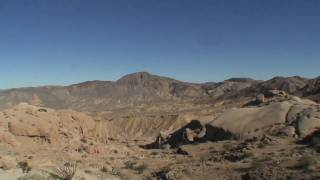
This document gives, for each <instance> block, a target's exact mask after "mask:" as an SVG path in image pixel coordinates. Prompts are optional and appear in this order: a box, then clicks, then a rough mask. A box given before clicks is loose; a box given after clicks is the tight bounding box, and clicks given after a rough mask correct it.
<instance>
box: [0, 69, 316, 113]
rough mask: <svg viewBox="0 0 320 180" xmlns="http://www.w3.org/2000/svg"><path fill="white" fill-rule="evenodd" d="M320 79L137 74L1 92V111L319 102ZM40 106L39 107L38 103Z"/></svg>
mask: <svg viewBox="0 0 320 180" xmlns="http://www.w3.org/2000/svg"><path fill="white" fill-rule="evenodd" d="M319 82H320V78H315V79H307V78H303V77H299V76H293V77H275V78H272V79H270V80H267V81H257V80H254V79H251V78H231V79H228V80H226V81H223V82H218V83H215V82H208V83H198V84H197V83H188V82H182V81H179V80H175V79H173V78H169V77H163V76H158V75H153V74H151V73H148V72H137V73H132V74H128V75H125V76H123V77H122V78H120V79H119V80H117V81H98V80H95V81H87V82H83V83H78V84H73V85H70V86H43V87H29V88H28V87H27V88H16V89H9V90H2V91H0V109H5V108H10V107H13V106H14V105H17V104H19V103H21V102H28V103H30V104H35V105H43V106H46V107H52V108H57V109H63V108H72V109H76V110H83V111H93V110H95V111H99V110H100V109H104V110H105V109H108V108H112V107H115V106H117V107H121V106H126V105H128V104H139V103H147V102H161V101H188V100H212V101H215V100H217V99H219V100H223V99H230V98H240V97H250V96H251V97H253V96H255V95H256V94H258V93H259V92H263V91H265V90H268V89H279V90H284V91H286V92H288V93H290V94H297V95H300V96H304V97H309V98H311V99H313V100H316V101H319V94H320V92H319V87H320V85H319V84H320V83H319ZM35 102H36V103H35Z"/></svg>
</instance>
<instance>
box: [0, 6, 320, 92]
mask: <svg viewBox="0 0 320 180" xmlns="http://www.w3.org/2000/svg"><path fill="white" fill-rule="evenodd" d="M137 71H148V72H151V73H154V74H160V75H165V76H170V77H173V78H177V79H179V80H184V81H193V82H205V81H221V80H224V79H227V78H230V77H239V76H241V77H244V76H246V77H252V78H256V79H268V78H271V77H272V76H276V75H280V76H292V75H301V76H306V77H316V76H319V75H320V1H319V0H0V89H4V88H12V87H21V86H38V85H48V84H50V85H51V84H56V85H65V84H71V83H75V82H82V81H86V80H95V79H100V80H116V79H118V78H120V77H121V76H122V75H124V74H128V73H132V72H137Z"/></svg>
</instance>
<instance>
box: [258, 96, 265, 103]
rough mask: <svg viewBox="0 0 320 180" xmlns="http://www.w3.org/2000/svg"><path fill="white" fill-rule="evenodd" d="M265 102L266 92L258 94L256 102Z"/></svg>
mask: <svg viewBox="0 0 320 180" xmlns="http://www.w3.org/2000/svg"><path fill="white" fill-rule="evenodd" d="M264 102H265V97H264V94H258V95H257V96H256V103H257V104H261V103H264Z"/></svg>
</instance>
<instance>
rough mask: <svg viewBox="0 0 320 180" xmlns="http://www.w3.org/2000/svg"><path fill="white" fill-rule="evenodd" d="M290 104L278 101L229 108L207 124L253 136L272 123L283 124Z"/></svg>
mask: <svg viewBox="0 0 320 180" xmlns="http://www.w3.org/2000/svg"><path fill="white" fill-rule="evenodd" d="M291 106H292V104H291V103H289V102H279V103H272V104H270V105H267V106H262V107H246V108H235V109H230V110H226V111H225V112H224V113H222V115H220V116H219V117H218V118H216V119H215V120H213V121H211V122H210V123H209V124H210V125H211V126H213V127H220V128H223V129H225V130H227V131H230V132H231V133H232V134H236V135H237V136H238V137H240V138H247V137H254V136H257V135H263V134H265V133H266V132H267V131H268V129H269V128H271V127H272V126H274V125H277V124H284V123H285V122H286V116H287V113H288V111H289V109H290V107H291Z"/></svg>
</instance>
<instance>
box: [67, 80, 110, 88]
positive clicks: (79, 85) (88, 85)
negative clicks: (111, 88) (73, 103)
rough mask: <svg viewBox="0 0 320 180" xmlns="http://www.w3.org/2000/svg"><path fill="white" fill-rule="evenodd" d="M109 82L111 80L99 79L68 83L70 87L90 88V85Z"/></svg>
mask: <svg viewBox="0 0 320 180" xmlns="http://www.w3.org/2000/svg"><path fill="white" fill-rule="evenodd" d="M111 82H112V81H100V80H94V81H85V82H82V83H78V84H73V85H70V86H69V87H72V88H90V87H97V86H100V85H105V84H109V83H111Z"/></svg>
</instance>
